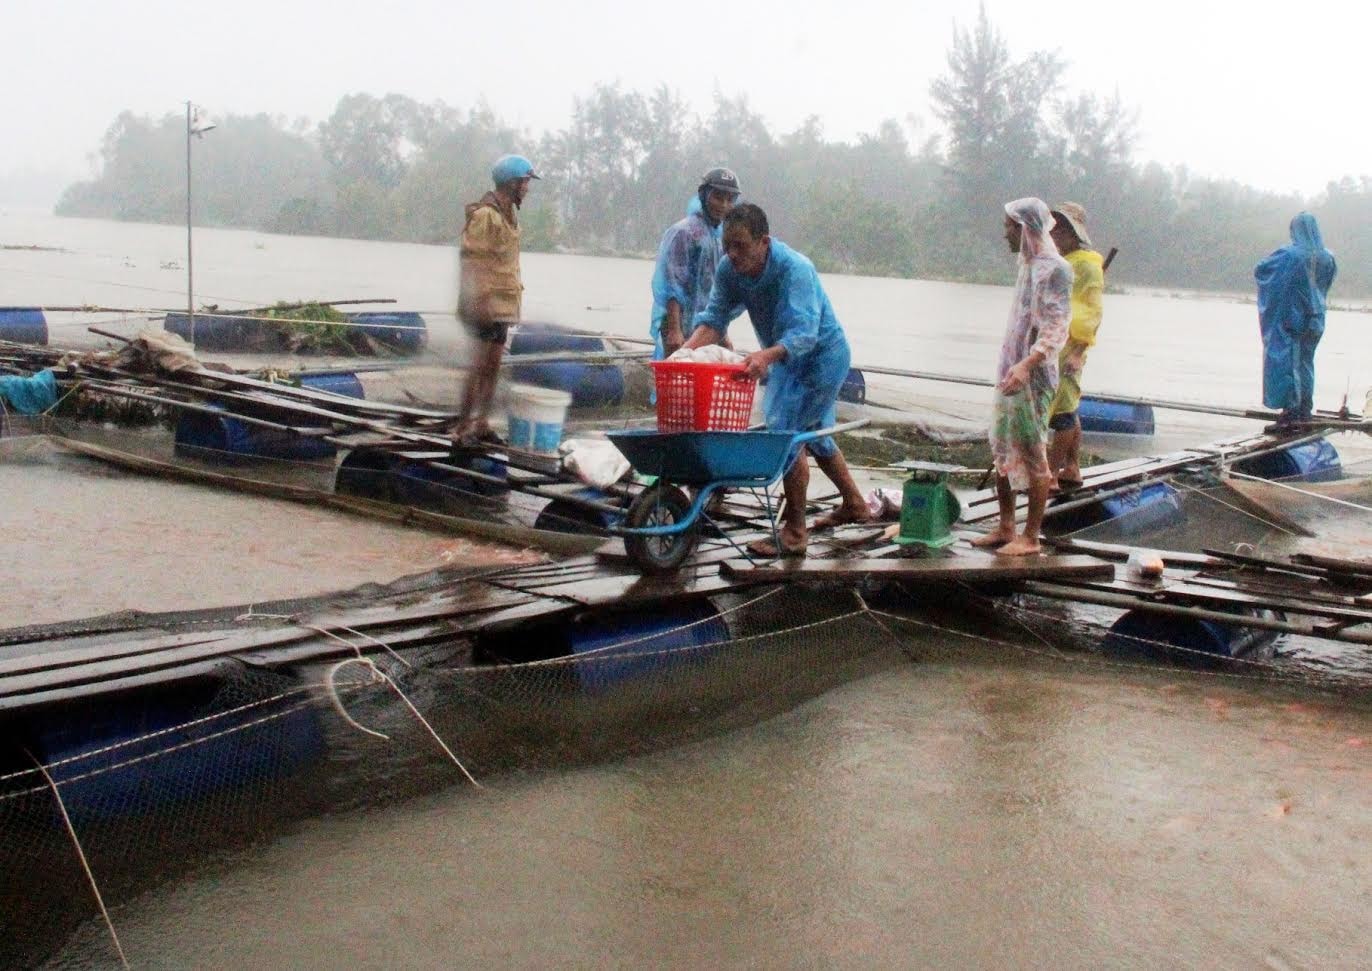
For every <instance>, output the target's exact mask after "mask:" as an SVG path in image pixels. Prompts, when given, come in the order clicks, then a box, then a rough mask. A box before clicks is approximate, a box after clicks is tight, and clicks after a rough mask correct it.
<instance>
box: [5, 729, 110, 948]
mask: <svg viewBox="0 0 1372 971" xmlns="http://www.w3.org/2000/svg"><path fill="white" fill-rule="evenodd" d="M24 754H25V755H27V756H28V757H29V758H31V759H33V764H34V765H36V766H38V771H39V772H41V773H43V778H44V779H46V780H47V783H48V785H49V787H51V789H52V797H53V798H54V799H56V800H57V808H58V809H59V810H60V811H61V813H62V822H63V823H65V824H66V827H67V835H68V836H70V837H71V844H72V846H74V847H76V856H77V858H78V859H79V860H80V861H81V869H83V870H85V871H86V879H87V880H88V881H90V885H91V892H92V893H93V894H95V902H96V904H98V905H99V907H100V916H101V917H103V918H105V926H106V927H107V928H109V932H110V939H111V940H112V941H114V950H115V953H117V954H118V955H119V963H120V964H121V965H123V966H124V967H126V968H127V967H128V966H129V960H128V958H126V957H124V945H122V944H120V943H119V934H118V932H116V931H115V929H114V921H113V920H111V919H110V912H109V908H107V907H106V906H105V898H104V897H103V896H101V894H100V885H99V884H98V883H96V881H95V873H94V872H92V870H91V865H90V861H88V860H87V859H86V851H85V850H83V849H82V848H81V839H80V837H78V836H77V835H76V827H75V826H73V825H72V822H71V816H69V815H68V814H67V804H66V803H65V802H63V801H62V793H61V792H59V791H58V789H57V783H56V782H54V781H53V778H52V776H51V775H49V774H48V770H47V769H45V768H44V767H43V763H41V762H39V761H38V760H37V759H35V758H34V757H33V753H32V752H30V751H29V750H28V749H25V750H24Z"/></svg>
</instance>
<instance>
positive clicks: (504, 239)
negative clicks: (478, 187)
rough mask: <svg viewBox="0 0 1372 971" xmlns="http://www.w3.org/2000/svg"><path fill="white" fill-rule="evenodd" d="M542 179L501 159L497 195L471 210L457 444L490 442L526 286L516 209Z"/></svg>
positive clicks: (523, 163) (461, 309)
mask: <svg viewBox="0 0 1372 971" xmlns="http://www.w3.org/2000/svg"><path fill="white" fill-rule="evenodd" d="M537 178H539V176H538V175H537V174H535V172H534V167H533V165H532V164H531V163H530V162H529V160H528V159H527V158H525V157H524V156H522V155H502V156H501V157H500V158H499V159H497V160H496V163H495V165H494V166H493V167H492V169H491V181H492V182H494V183H495V191H493V192H488V193H486V194H485V195H484V196H482V197H481V198H480V199H478V200H477V201H476V202H473V203H471V204H470V205H468V206H467V222H466V225H464V226H463V227H462V241H461V244H460V245H459V247H458V266H459V273H458V275H459V281H458V296H457V316H458V319H459V320H461V321H462V323H463V324H464V325H465V326H466V328H467V331H468V333H470V334H471V335H472V337H473V339H474V340H475V341H476V350H475V352H474V354H473V356H472V365H471V371H470V373H469V374H468V376H467V387H466V389H465V390H464V392H463V395H462V407H461V411H460V412H459V414H458V421H457V429H456V432H455V434H454V440H455V441H457V442H462V443H472V442H492V443H496V444H499V443H500V438H499V436H498V435H496V434H495V432H494V431H492V430H491V425H490V410H491V401H492V399H493V398H494V397H495V386H496V381H497V379H498V377H499V374H500V358H501V356H502V355H503V354H504V352H505V339H506V337H507V336H508V335H509V329H510V324H513V323H517V322H518V321H519V312H520V303H521V301H522V299H523V293H524V284H523V283H522V282H521V280H520V275H519V218H518V215H517V213H518V210H519V206H520V204H521V203H522V202H523V201H524V197H525V196H526V195H527V194H528V192H529V183H530V182H531V181H532V180H534V179H537Z"/></svg>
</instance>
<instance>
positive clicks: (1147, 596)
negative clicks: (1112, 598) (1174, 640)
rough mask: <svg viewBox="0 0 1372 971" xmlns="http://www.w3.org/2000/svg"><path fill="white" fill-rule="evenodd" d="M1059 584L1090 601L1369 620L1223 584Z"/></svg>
mask: <svg viewBox="0 0 1372 971" xmlns="http://www.w3.org/2000/svg"><path fill="white" fill-rule="evenodd" d="M1058 586H1059V587H1062V588H1067V587H1073V588H1075V589H1078V590H1079V591H1081V593H1082V594H1083V597H1082V599H1083V600H1087V601H1089V600H1090V597H1089V593H1090V592H1091V591H1097V592H1101V593H1114V594H1124V595H1129V596H1133V597H1138V598H1141V599H1144V600H1147V601H1149V602H1152V603H1168V604H1174V605H1178V606H1191V607H1204V608H1208V609H1213V610H1224V609H1226V608H1231V609H1232V608H1233V607H1242V608H1245V609H1253V610H1262V609H1266V610H1275V611H1280V612H1282V613H1286V614H1298V615H1301V616H1308V617H1325V618H1329V619H1333V620H1346V621H1350V622H1355V623H1359V624H1362V623H1372V609H1369V608H1366V607H1357V606H1350V605H1344V604H1340V603H1334V602H1329V601H1326V600H1320V599H1316V598H1314V597H1301V596H1299V595H1296V596H1291V595H1286V596H1282V595H1277V594H1255V593H1253V592H1250V591H1246V590H1244V589H1241V588H1239V587H1237V586H1230V587H1224V586H1219V585H1206V584H1198V583H1193V582H1190V581H1188V580H1181V581H1178V582H1168V583H1164V584H1158V585H1156V586H1154V587H1152V588H1140V587H1139V586H1135V585H1128V584H1124V583H1120V582H1118V581H1116V582H1114V583H1095V582H1091V581H1085V582H1078V583H1074V582H1070V581H1069V582H1062V583H1059V584H1058Z"/></svg>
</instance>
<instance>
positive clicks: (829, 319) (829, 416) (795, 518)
mask: <svg viewBox="0 0 1372 971" xmlns="http://www.w3.org/2000/svg"><path fill="white" fill-rule="evenodd" d="M723 243H724V255H725V258H724V259H722V260H720V262H719V266H718V267H717V268H716V269H715V278H714V285H713V287H711V289H710V297H709V301H708V302H707V304H706V306H705V309H704V310H702V311H701V312H700V313H698V314H697V315H696V318H695V329H694V330H693V331H692V332H691V336H690V337H689V338H688V339H687V341H686V345H685V346H686V347H703V346H705V345H706V344H712V343H716V342H718V341H719V340H721V339H722V338H724V337H725V336H726V335H727V333H728V328H729V321H730V320H732V319H733V318H734V317H736V316H737V315H738V314H739V313H741V312H742V311H743V310H745V309H746V310H747V311H748V317H749V319H750V320H752V322H753V330H754V332H755V333H756V334H757V340H758V344H759V345H761V347H762V349H761V350H759V351H755V352H753V353H752V354H749V355H748V357H747V359H746V360H745V361H744V364H745V366H746V367H747V369H748V373H749V375H751V376H752V377H754V378H761V377H762V376H763V375H767V391H766V396H765V397H764V399H763V411H764V413H765V416H766V419H767V427H768V428H769V429H771V430H774V431H795V432H802V431H813V430H815V429H817V428H824V427H827V426H829V425H832V424H834V423H835V422H836V420H837V418H836V415H835V409H836V407H837V404H838V392H839V388H840V387H842V385H843V381H844V379H845V378H846V377H847V376H848V368H849V364H850V360H851V357H850V354H849V350H848V340H847V338H846V337H844V335H843V328H842V327H840V326H839V322H838V318H836V317H835V316H834V308H833V307H832V306H831V305H830V303H829V297H828V296H827V295H826V294H825V292H824V288H823V287H822V286H821V285H820V282H819V274H818V273H817V272H816V271H815V267H814V264H813V263H811V262H810V261H809V260H808V259H806V258H805V257H804V256H802V255H801V254H800V253H797V252H796V251H795V250H793V249H791V248H790V247H789V246H787V245H786V244H785V243H783V242H781V240H779V239H773V238H772V237H771V235H770V229H769V227H768V225H767V214H766V213H764V212H763V211H762V209H760V208H759V207H758V206H755V205H753V204H752V203H747V202H745V203H742V204H740V205H738V206H735V207H734V209H733V210H732V211H730V213H729V214H728V215H727V216H725V217H724V239H723ZM805 448H806V449H808V450H809V452H810V454H811V455H813V456H814V457H815V462H816V463H817V464H818V465H819V467H820V469H821V470H822V471H823V472H824V474H825V475H827V476H828V477H829V478H830V479H831V480H832V481H833V483H834V485H835V486H837V487H838V490H839V494H840V495H841V496H842V504H841V505H840V506H839V507H838V508H837V509H835V510H834V511H833V512H831V513H829V514H828V515H826V516H823V517H821V518H820V519H818V520H816V521H815V524H814V527H813V528H814V529H816V530H820V529H830V528H833V527H834V526H838V525H841V524H843V523H855V522H864V521H866V520H868V519H870V518H871V512H870V511H869V510H868V508H867V503H866V501H865V500H864V499H863V496H862V493H861V492H860V491H859V490H858V487H857V483H856V482H854V481H853V476H852V473H851V472H849V471H848V464H847V462H845V461H844V459H843V453H842V452H840V451H839V448H838V444H837V443H836V442H834V440H833V439H832V438H827V437H826V438H819V439H816V440H815V441H813V442H810V443H809V444H808V445H806V446H805ZM809 484H810V468H809V464H808V462H807V461H806V459H805V453H804V450H802V451H801V453H800V455H799V456H798V457H797V458H796V460H795V461H793V462H792V464H791V467H790V469H788V470H787V472H786V475H785V478H784V479H783V480H782V488H783V489H784V491H785V494H786V509H785V512H784V513H783V516H782V528H781V534H780V541H781V546H780V548H778V547H777V546H776V545H775V544H774V543H773V542H772V540H770V539H766V540H758V541H757V542H755V543H752V544H750V549H751V550H752V551H753V552H754V553H757V554H758V555H760V556H804V555H805V546H806V543H807V542H808V540H809V531H808V529H807V527H806V524H805V505H806V493H807V490H808V487H809Z"/></svg>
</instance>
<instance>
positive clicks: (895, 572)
mask: <svg viewBox="0 0 1372 971" xmlns="http://www.w3.org/2000/svg"><path fill="white" fill-rule="evenodd" d="M720 569H721V572H722V573H723V574H724V575H725V576H726V577H728V578H729V579H731V580H734V581H735V582H738V583H777V582H786V581H793V580H828V581H851V580H858V579H863V578H866V577H882V578H884V579H892V580H915V581H925V582H930V583H935V582H942V583H950V582H954V581H961V582H966V583H973V584H975V583H996V582H1000V581H1002V580H1024V579H1045V580H1046V579H1066V578H1091V577H1102V578H1104V577H1111V578H1113V577H1114V575H1115V568H1114V566H1113V565H1111V564H1109V563H1105V562H1102V561H1101V560H1098V559H1096V558H1095V557H1091V556H1026V557H1008V556H1007V557H997V556H968V555H965V554H957V555H953V556H941V557H929V558H906V557H899V558H892V557H887V558H875V559H874V558H868V557H852V558H849V559H843V560H813V559H810V558H809V557H801V558H797V559H788V560H780V561H773V562H770V563H763V564H753V563H749V562H748V561H747V560H729V561H726V562H725V563H723V564H722V565H721V568H720Z"/></svg>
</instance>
